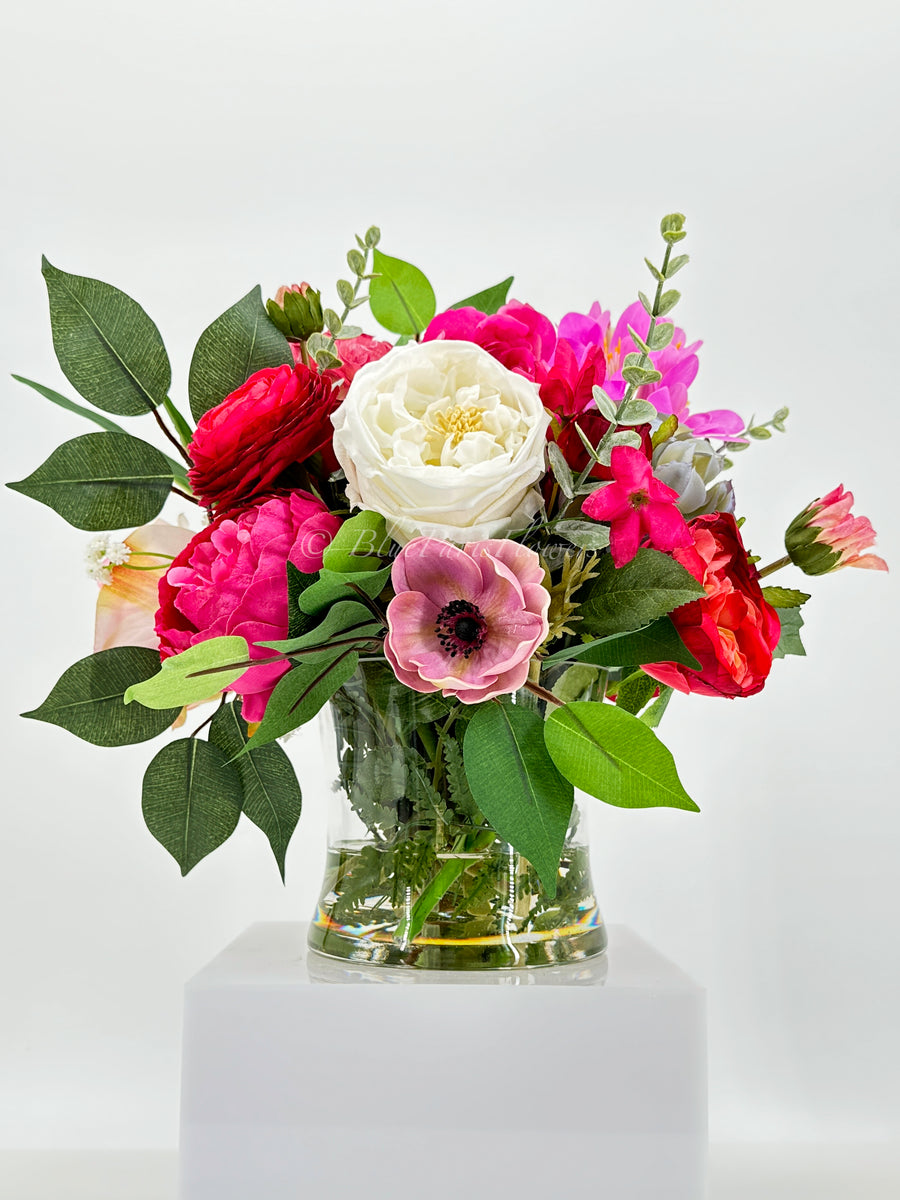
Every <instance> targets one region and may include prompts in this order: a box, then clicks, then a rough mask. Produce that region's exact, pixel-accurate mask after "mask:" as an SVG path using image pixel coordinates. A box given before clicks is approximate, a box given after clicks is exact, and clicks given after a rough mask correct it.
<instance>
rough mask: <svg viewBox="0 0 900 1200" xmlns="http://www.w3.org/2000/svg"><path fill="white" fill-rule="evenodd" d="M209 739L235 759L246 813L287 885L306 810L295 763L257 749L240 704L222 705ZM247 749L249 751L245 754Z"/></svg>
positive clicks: (275, 749)
mask: <svg viewBox="0 0 900 1200" xmlns="http://www.w3.org/2000/svg"><path fill="white" fill-rule="evenodd" d="M209 740H210V742H212V744H213V745H214V746H217V747H218V748H219V750H221V751H222V753H223V754H224V755H225V757H226V759H228V760H232V761H231V765H232V766H233V768H234V769H235V771H236V772H237V774H238V777H239V779H240V782H241V787H242V789H243V803H242V808H243V811H244V813H245V815H246V816H248V817H249V818H250V820H251V821H252V822H253V824H254V825H256V826H257V827H258V828H259V829H261V830H262V832H263V833H264V834H265V835H266V837H267V838H268V839H269V845H270V846H271V847H272V853H273V854H274V855H275V861H276V862H277V863H278V870H279V872H280V874H281V879H282V882H283V881H284V860H285V855H286V853H287V848H288V843H289V842H290V840H291V836H292V835H293V832H294V830H295V829H296V827H297V822H298V821H299V819H300V809H301V807H302V797H301V794H300V784H299V783H298V782H297V776H296V775H295V774H294V768H293V767H292V766H291V760H290V759H289V758H288V756H287V755H286V754H285V752H284V751H283V750H282V749H281V747H280V746H276V745H274V744H272V745H268V746H260V747H259V748H258V749H257V748H256V747H255V746H254V745H253V741H252V739H249V738H248V736H247V722H246V721H245V720H244V719H243V717H242V715H241V706H240V703H239V701H235V702H234V703H233V704H224V705H222V707H221V708H220V709H219V711H218V712H217V713H216V715H215V716H214V717H213V719H212V724H211V725H210V727H209ZM245 747H247V748H248V752H247V753H246V754H241V751H242V750H244V748H245ZM238 756H239V757H238Z"/></svg>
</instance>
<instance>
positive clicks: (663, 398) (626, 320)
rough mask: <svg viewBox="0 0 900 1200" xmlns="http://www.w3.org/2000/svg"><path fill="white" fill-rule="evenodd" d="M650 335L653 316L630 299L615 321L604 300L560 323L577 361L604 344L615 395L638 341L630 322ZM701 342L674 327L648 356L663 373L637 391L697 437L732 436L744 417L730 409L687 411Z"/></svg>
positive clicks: (608, 383)
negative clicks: (664, 343) (690, 339)
mask: <svg viewBox="0 0 900 1200" xmlns="http://www.w3.org/2000/svg"><path fill="white" fill-rule="evenodd" d="M629 325H630V326H631V328H632V329H633V330H634V331H635V333H637V334H638V336H639V337H642V338H646V336H647V333H648V331H649V328H650V317H649V315H648V313H647V312H646V310H645V308H644V306H643V305H642V304H641V303H640V301H635V303H634V304H631V305H629V307H628V308H626V309H625V311H624V312H623V313H622V315H621V317H619V319H618V321H617V322H616V323H615V325H613V324H612V318H611V314H610V313H609V312H605V311H604V310H603V309H601V307H600V305H599V304H597V303H594V304H592V305H591V307H590V309H589V310H588V312H587V314H584V313H566V315H565V316H564V317H563V319H562V320H561V321H560V323H559V338H560V341H561V342H563V341H564V342H567V343H568V344H569V345H570V346H571V347H572V349H573V350H574V352H575V354H576V356H577V357H578V360H579V362H583V361H584V358H585V355H586V354H587V353H588V351H589V350H590V349H591V348H592V347H595V346H600V347H602V348H603V352H604V354H605V356H606V383H605V384H604V385H603V386H604V389H605V390H606V391H607V392H608V393H609V395H610V396H611V397H612V398H613V399H614V400H615V401H617V402H618V401H619V400H621V399H622V397H623V396H624V395H625V391H626V387H627V385H626V383H625V380H624V379H623V377H622V367H623V366H624V363H625V358H626V356H627V355H629V354H634V353H635V352H636V351H637V350H638V346H637V345H636V343H635V342H634V339H633V338H632V337H631V334H630V333H629V332H628V326H629ZM702 344H703V343H702V342H692V343H691V344H690V345H688V344H687V339H686V337H685V334H684V330H683V329H678V328H677V327H676V328H675V330H674V332H673V335H672V340H671V342H669V344H668V346H666V347H665V349H663V350H654V351H652V352H651V354H650V361H651V362H652V363H653V366H654V367H655V368H656V370H657V371H659V372H661V374H662V379H660V380H658V381H657V382H656V383H651V384H647V385H645V386H644V387H641V388H638V390H637V395H638V397H639V398H640V399H642V400H649V401H650V403H651V404H652V405H653V406H654V408H655V409H656V411H657V412H659V413H661V414H663V415H668V414H670V413H674V414H675V415H676V416H677V417H678V419H679V421H680V422H681V423H682V424H683V425H687V426H688V428H689V429H691V430H692V431H693V432H694V433H695V434H696V435H697V436H698V437H719V438H725V439H728V440H731V439H733V438H736V437H738V436H739V435H740V434H741V433H742V432H743V430H744V421H743V419H742V418H741V417H740V416H738V414H737V413H735V412H732V411H731V410H730V409H714V410H712V411H710V412H707V413H693V414H691V413H689V411H688V388H689V387H690V385H691V384H692V383H693V382H694V379H695V378H696V376H697V371H698V370H699V367H700V360H699V359H698V357H697V353H696V352H697V350H699V349H700V346H701V345H702Z"/></svg>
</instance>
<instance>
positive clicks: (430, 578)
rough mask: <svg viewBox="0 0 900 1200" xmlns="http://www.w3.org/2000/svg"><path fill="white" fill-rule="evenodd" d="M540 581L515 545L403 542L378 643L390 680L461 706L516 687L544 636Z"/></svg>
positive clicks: (532, 559)
mask: <svg viewBox="0 0 900 1200" xmlns="http://www.w3.org/2000/svg"><path fill="white" fill-rule="evenodd" d="M543 579H544V569H543V567H542V566H541V563H540V560H539V558H538V556H537V554H535V552H534V551H533V550H529V549H528V548H527V547H526V546H522V545H519V543H518V542H512V541H505V540H501V539H491V540H488V541H483V542H470V543H469V544H468V545H466V546H464V547H463V548H462V549H461V550H460V549H459V548H458V547H456V546H453V545H451V544H450V543H449V542H440V541H437V540H435V539H434V538H416V539H415V540H414V541H411V542H408V543H407V545H406V546H404V547H403V549H402V550H401V551H400V553H399V554H398V556H397V558H396V560H395V562H394V567H393V571H392V573H391V582H392V583H393V586H394V591H395V593H396V595H395V596H394V599H393V600H392V601H391V602H390V604H389V605H388V610H387V619H388V635H387V637H386V638H385V642H384V650H385V654H386V655H387V658H388V661H389V662H390V664H391V666H392V667H393V669H394V673H395V674H396V676H397V678H398V679H399V680H400V682H401V683H404V684H406V686H407V687H410V688H412V689H413V691H416V692H437V691H440V692H441V693H442V694H443V695H445V696H455V697H456V698H457V699H459V700H461V701H462V702H463V703H464V704H477V703H478V702H479V701H482V700H491V699H492V698H493V697H494V696H502V695H505V694H507V693H509V692H514V691H516V690H517V689H518V688H520V687H522V685H523V684H524V683H525V681H526V679H527V678H528V668H529V663H530V660H531V656H532V654H533V653H534V652H535V650H536V649H537V648H538V646H539V645H540V644H541V642H543V641H544V639H545V638H546V636H547V633H548V629H549V626H548V622H547V609H548V607H549V604H550V594H549V592H548V591H547V590H546V588H545V587H544V586H543Z"/></svg>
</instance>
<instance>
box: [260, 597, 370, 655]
mask: <svg viewBox="0 0 900 1200" xmlns="http://www.w3.org/2000/svg"><path fill="white" fill-rule="evenodd" d="M351 595H352V593H351ZM382 629H383V626H382V624H381V622H380V621H376V620H374V619H373V617H372V613H371V610H370V609H368V608H367V607H366V606H365V605H364V604H359V603H358V602H357V601H355V600H340V601H338V602H337V604H333V605H332V606H331V608H329V609H328V611H327V613H326V615H325V618H324V620H322V622H321V623H320V624H318V625H316V626H315V627H314V628H312V629H310V630H308V631H307V632H306V633H303V634H301V635H300V637H294V638H288V639H287V640H285V641H277V642H257V643H256V645H257V646H265V647H266V648H267V649H269V650H278V651H280V652H281V653H282V654H291V653H294V652H295V651H297V650H310V649H313V648H314V647H317V646H322V647H327V646H328V643H329V642H330V641H332V640H333V639H334V638H340V639H341V641H343V640H345V639H346V638H348V637H355V638H368V637H375V636H377V635H378V634H379V633H380V632H381V630H382ZM310 657H311V656H310Z"/></svg>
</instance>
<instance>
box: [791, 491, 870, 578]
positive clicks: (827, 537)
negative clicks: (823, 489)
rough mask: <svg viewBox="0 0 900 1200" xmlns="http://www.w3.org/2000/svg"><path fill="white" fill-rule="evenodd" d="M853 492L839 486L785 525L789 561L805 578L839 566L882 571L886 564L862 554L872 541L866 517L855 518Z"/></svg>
mask: <svg viewBox="0 0 900 1200" xmlns="http://www.w3.org/2000/svg"><path fill="white" fill-rule="evenodd" d="M852 507H853V493H852V492H845V491H844V486H843V484H838V486H837V487H836V488H835V489H834V491H831V492H829V493H828V495H827V496H823V497H821V499H819V500H814V501H813V502H812V504H808V505H807V506H806V508H805V509H804V510H803V512H802V513H800V514H799V516H796V517H795V518H794V519H793V521H791V523H790V525H789V526H788V529H787V533H786V534H785V537H784V544H785V548H786V549H787V552H788V554H789V555H790V558H791V561H792V562H793V563H794V564H795V565H796V566H798V567H799V568H800V569H801V571H804V572H805V573H806V574H807V575H826V574H827V573H828V572H829V571H837V570H839V569H840V568H841V567H863V568H864V569H866V570H869V571H886V570H887V569H888V566H887V563H886V562H885V561H884V559H883V558H879V557H878V555H877V554H863V553H862V551H864V550H867V549H868V548H869V547H870V546H872V545H873V544H874V542H875V530H874V529H873V528H872V522H871V521H870V520H869V518H868V517H855V516H854V515H853V513H852V512H851V511H850V510H851V509H852Z"/></svg>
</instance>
